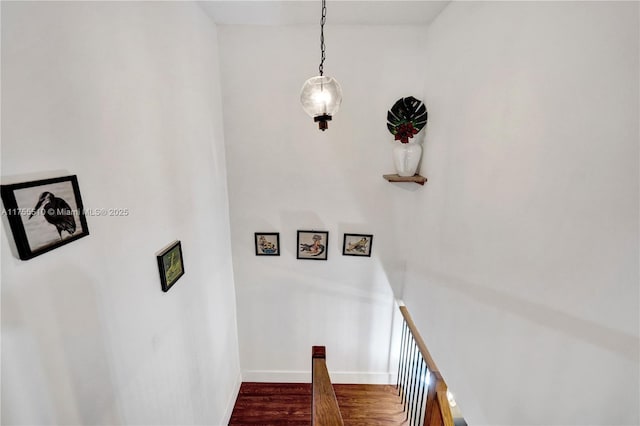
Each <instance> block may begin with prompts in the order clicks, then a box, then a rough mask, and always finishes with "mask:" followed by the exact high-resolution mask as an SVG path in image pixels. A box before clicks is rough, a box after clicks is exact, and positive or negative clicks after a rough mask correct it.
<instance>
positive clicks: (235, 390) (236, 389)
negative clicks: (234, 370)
mask: <svg viewBox="0 0 640 426" xmlns="http://www.w3.org/2000/svg"><path fill="white" fill-rule="evenodd" d="M241 384H242V376H241V375H240V374H238V377H237V378H236V383H235V384H234V385H233V392H231V395H230V396H229V400H228V401H227V408H226V409H225V410H224V416H223V417H222V419H223V420H224V423H222V424H223V425H228V424H229V422H230V421H231V415H232V414H233V407H235V405H236V399H237V398H238V393H240V385H241Z"/></svg>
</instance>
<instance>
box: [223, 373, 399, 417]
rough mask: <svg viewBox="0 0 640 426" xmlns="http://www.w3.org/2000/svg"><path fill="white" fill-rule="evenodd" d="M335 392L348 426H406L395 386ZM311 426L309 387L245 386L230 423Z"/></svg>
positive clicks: (342, 387) (339, 388) (357, 386)
mask: <svg viewBox="0 0 640 426" xmlns="http://www.w3.org/2000/svg"><path fill="white" fill-rule="evenodd" d="M333 388H334V391H335V394H336V398H337V399H338V405H339V406H340V411H341V413H342V419H343V420H344V424H345V425H347V426H365V425H366V426H378V425H380V426H382V425H386V426H395V425H405V413H404V412H403V411H402V403H401V401H400V397H398V390H397V389H396V388H395V386H391V385H362V384H354V385H351V384H348V385H347V384H334V385H333ZM310 424H311V384H310V383H242V386H241V387H240V392H239V394H238V399H237V400H236V405H235V407H234V409H233V414H232V415H231V421H230V422H229V425H234V426H239V425H261V426H267V425H290V426H294V425H295V426H298V425H300V426H302V425H304V426H309V425H310Z"/></svg>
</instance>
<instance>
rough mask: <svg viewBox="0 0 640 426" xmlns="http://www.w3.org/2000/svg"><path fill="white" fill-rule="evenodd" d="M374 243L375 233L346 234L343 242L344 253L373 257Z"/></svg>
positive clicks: (345, 254) (344, 254)
mask: <svg viewBox="0 0 640 426" xmlns="http://www.w3.org/2000/svg"><path fill="white" fill-rule="evenodd" d="M372 244H373V235H370V234H344V242H343V244H342V255H343V256H365V257H371V245H372Z"/></svg>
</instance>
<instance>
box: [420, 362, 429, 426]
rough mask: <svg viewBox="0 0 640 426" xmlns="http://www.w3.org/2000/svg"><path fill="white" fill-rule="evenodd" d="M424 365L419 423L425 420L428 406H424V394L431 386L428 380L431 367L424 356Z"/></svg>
mask: <svg viewBox="0 0 640 426" xmlns="http://www.w3.org/2000/svg"><path fill="white" fill-rule="evenodd" d="M422 365H423V371H424V372H423V373H422V374H423V375H424V380H421V383H422V386H420V405H419V406H418V425H421V424H422V422H423V421H424V420H423V419H424V414H425V410H426V408H427V407H425V406H424V396H425V394H426V391H427V389H428V386H429V382H428V381H427V378H428V377H429V369H428V368H427V362H426V361H425V360H424V358H423V359H422Z"/></svg>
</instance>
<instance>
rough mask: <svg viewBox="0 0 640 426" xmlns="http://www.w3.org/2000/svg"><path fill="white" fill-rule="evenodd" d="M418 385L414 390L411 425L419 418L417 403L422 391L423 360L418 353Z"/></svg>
mask: <svg viewBox="0 0 640 426" xmlns="http://www.w3.org/2000/svg"><path fill="white" fill-rule="evenodd" d="M418 364H419V366H418V384H417V388H416V394H415V396H414V398H415V402H414V404H413V413H412V415H411V417H412V418H413V419H414V422H413V424H416V423H417V420H418V418H419V417H420V416H419V410H420V406H419V405H418V401H419V400H420V392H421V390H422V388H423V387H424V382H423V381H422V376H423V374H424V358H423V357H422V353H420V356H419V359H418Z"/></svg>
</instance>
